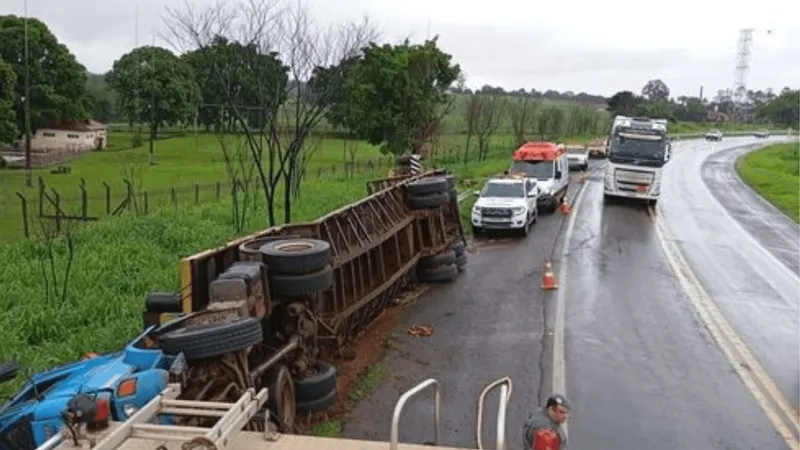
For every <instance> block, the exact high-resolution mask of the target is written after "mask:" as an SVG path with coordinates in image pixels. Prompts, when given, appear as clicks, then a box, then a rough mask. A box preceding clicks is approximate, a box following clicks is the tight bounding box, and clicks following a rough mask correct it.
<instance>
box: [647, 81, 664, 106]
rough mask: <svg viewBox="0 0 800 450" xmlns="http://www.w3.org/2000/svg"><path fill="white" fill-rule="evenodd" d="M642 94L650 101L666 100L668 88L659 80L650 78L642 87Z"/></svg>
mask: <svg viewBox="0 0 800 450" xmlns="http://www.w3.org/2000/svg"><path fill="white" fill-rule="evenodd" d="M642 96H643V97H644V98H646V99H648V100H650V101H667V100H668V99H669V88H668V87H667V84H666V83H664V82H663V81H661V80H650V81H648V82H647V84H645V85H644V87H643V88H642Z"/></svg>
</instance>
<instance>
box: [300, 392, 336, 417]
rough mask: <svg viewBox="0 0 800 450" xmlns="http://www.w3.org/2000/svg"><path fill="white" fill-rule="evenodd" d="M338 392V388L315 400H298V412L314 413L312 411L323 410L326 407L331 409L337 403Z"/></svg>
mask: <svg viewBox="0 0 800 450" xmlns="http://www.w3.org/2000/svg"><path fill="white" fill-rule="evenodd" d="M337 394H338V392H337V391H336V389H333V390H332V391H330V392H328V393H327V394H325V395H324V396H322V397H319V398H317V399H314V400H309V401H305V402H298V403H297V412H301V413H312V412H322V411H325V410H326V409H330V408H331V407H332V406H333V405H335V404H336V399H337Z"/></svg>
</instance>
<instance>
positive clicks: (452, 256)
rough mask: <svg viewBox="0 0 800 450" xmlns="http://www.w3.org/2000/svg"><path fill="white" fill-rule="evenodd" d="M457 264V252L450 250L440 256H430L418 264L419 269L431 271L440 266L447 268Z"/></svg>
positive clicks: (421, 259)
mask: <svg viewBox="0 0 800 450" xmlns="http://www.w3.org/2000/svg"><path fill="white" fill-rule="evenodd" d="M455 262H456V252H454V251H452V250H448V251H445V252H442V253H439V254H438V255H433V256H428V257H425V258H420V260H419V262H418V263H417V268H419V269H430V268H433V267H439V266H446V265H449V264H455Z"/></svg>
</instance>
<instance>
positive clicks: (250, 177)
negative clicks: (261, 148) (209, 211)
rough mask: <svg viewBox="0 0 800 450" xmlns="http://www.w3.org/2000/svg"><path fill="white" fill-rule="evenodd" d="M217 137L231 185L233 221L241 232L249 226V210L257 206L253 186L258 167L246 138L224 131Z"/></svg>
mask: <svg viewBox="0 0 800 450" xmlns="http://www.w3.org/2000/svg"><path fill="white" fill-rule="evenodd" d="M217 139H218V141H219V147H220V149H221V150H222V157H223V160H224V161H225V172H226V174H227V175H228V182H229V183H230V187H231V223H232V224H233V228H234V230H235V231H236V232H237V233H239V232H242V231H244V229H245V227H246V226H247V215H248V212H250V211H251V210H252V209H253V208H255V196H254V195H253V193H252V186H253V181H255V171H256V167H255V165H254V164H252V163H251V159H250V156H249V154H248V153H249V152H248V149H247V143H246V141H245V140H244V139H240V138H239V136H235V135H233V136H232V135H229V134H224V133H218V134H217Z"/></svg>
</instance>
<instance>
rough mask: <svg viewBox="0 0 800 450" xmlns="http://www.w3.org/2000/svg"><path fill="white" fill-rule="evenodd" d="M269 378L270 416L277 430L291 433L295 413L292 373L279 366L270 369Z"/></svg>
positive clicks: (295, 404) (295, 403) (268, 403)
mask: <svg viewBox="0 0 800 450" xmlns="http://www.w3.org/2000/svg"><path fill="white" fill-rule="evenodd" d="M267 379H268V380H269V387H268V389H269V394H270V395H269V400H268V401H267V405H268V407H269V410H270V413H271V416H272V417H273V418H274V419H275V422H276V423H277V424H278V431H280V432H281V433H291V432H293V431H294V418H295V416H296V415H297V402H296V401H295V392H294V382H293V381H292V374H291V372H289V369H288V368H287V367H286V366H279V367H278V368H277V369H275V370H274V371H272V372H271V373H270V374H269V376H268V378H267Z"/></svg>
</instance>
